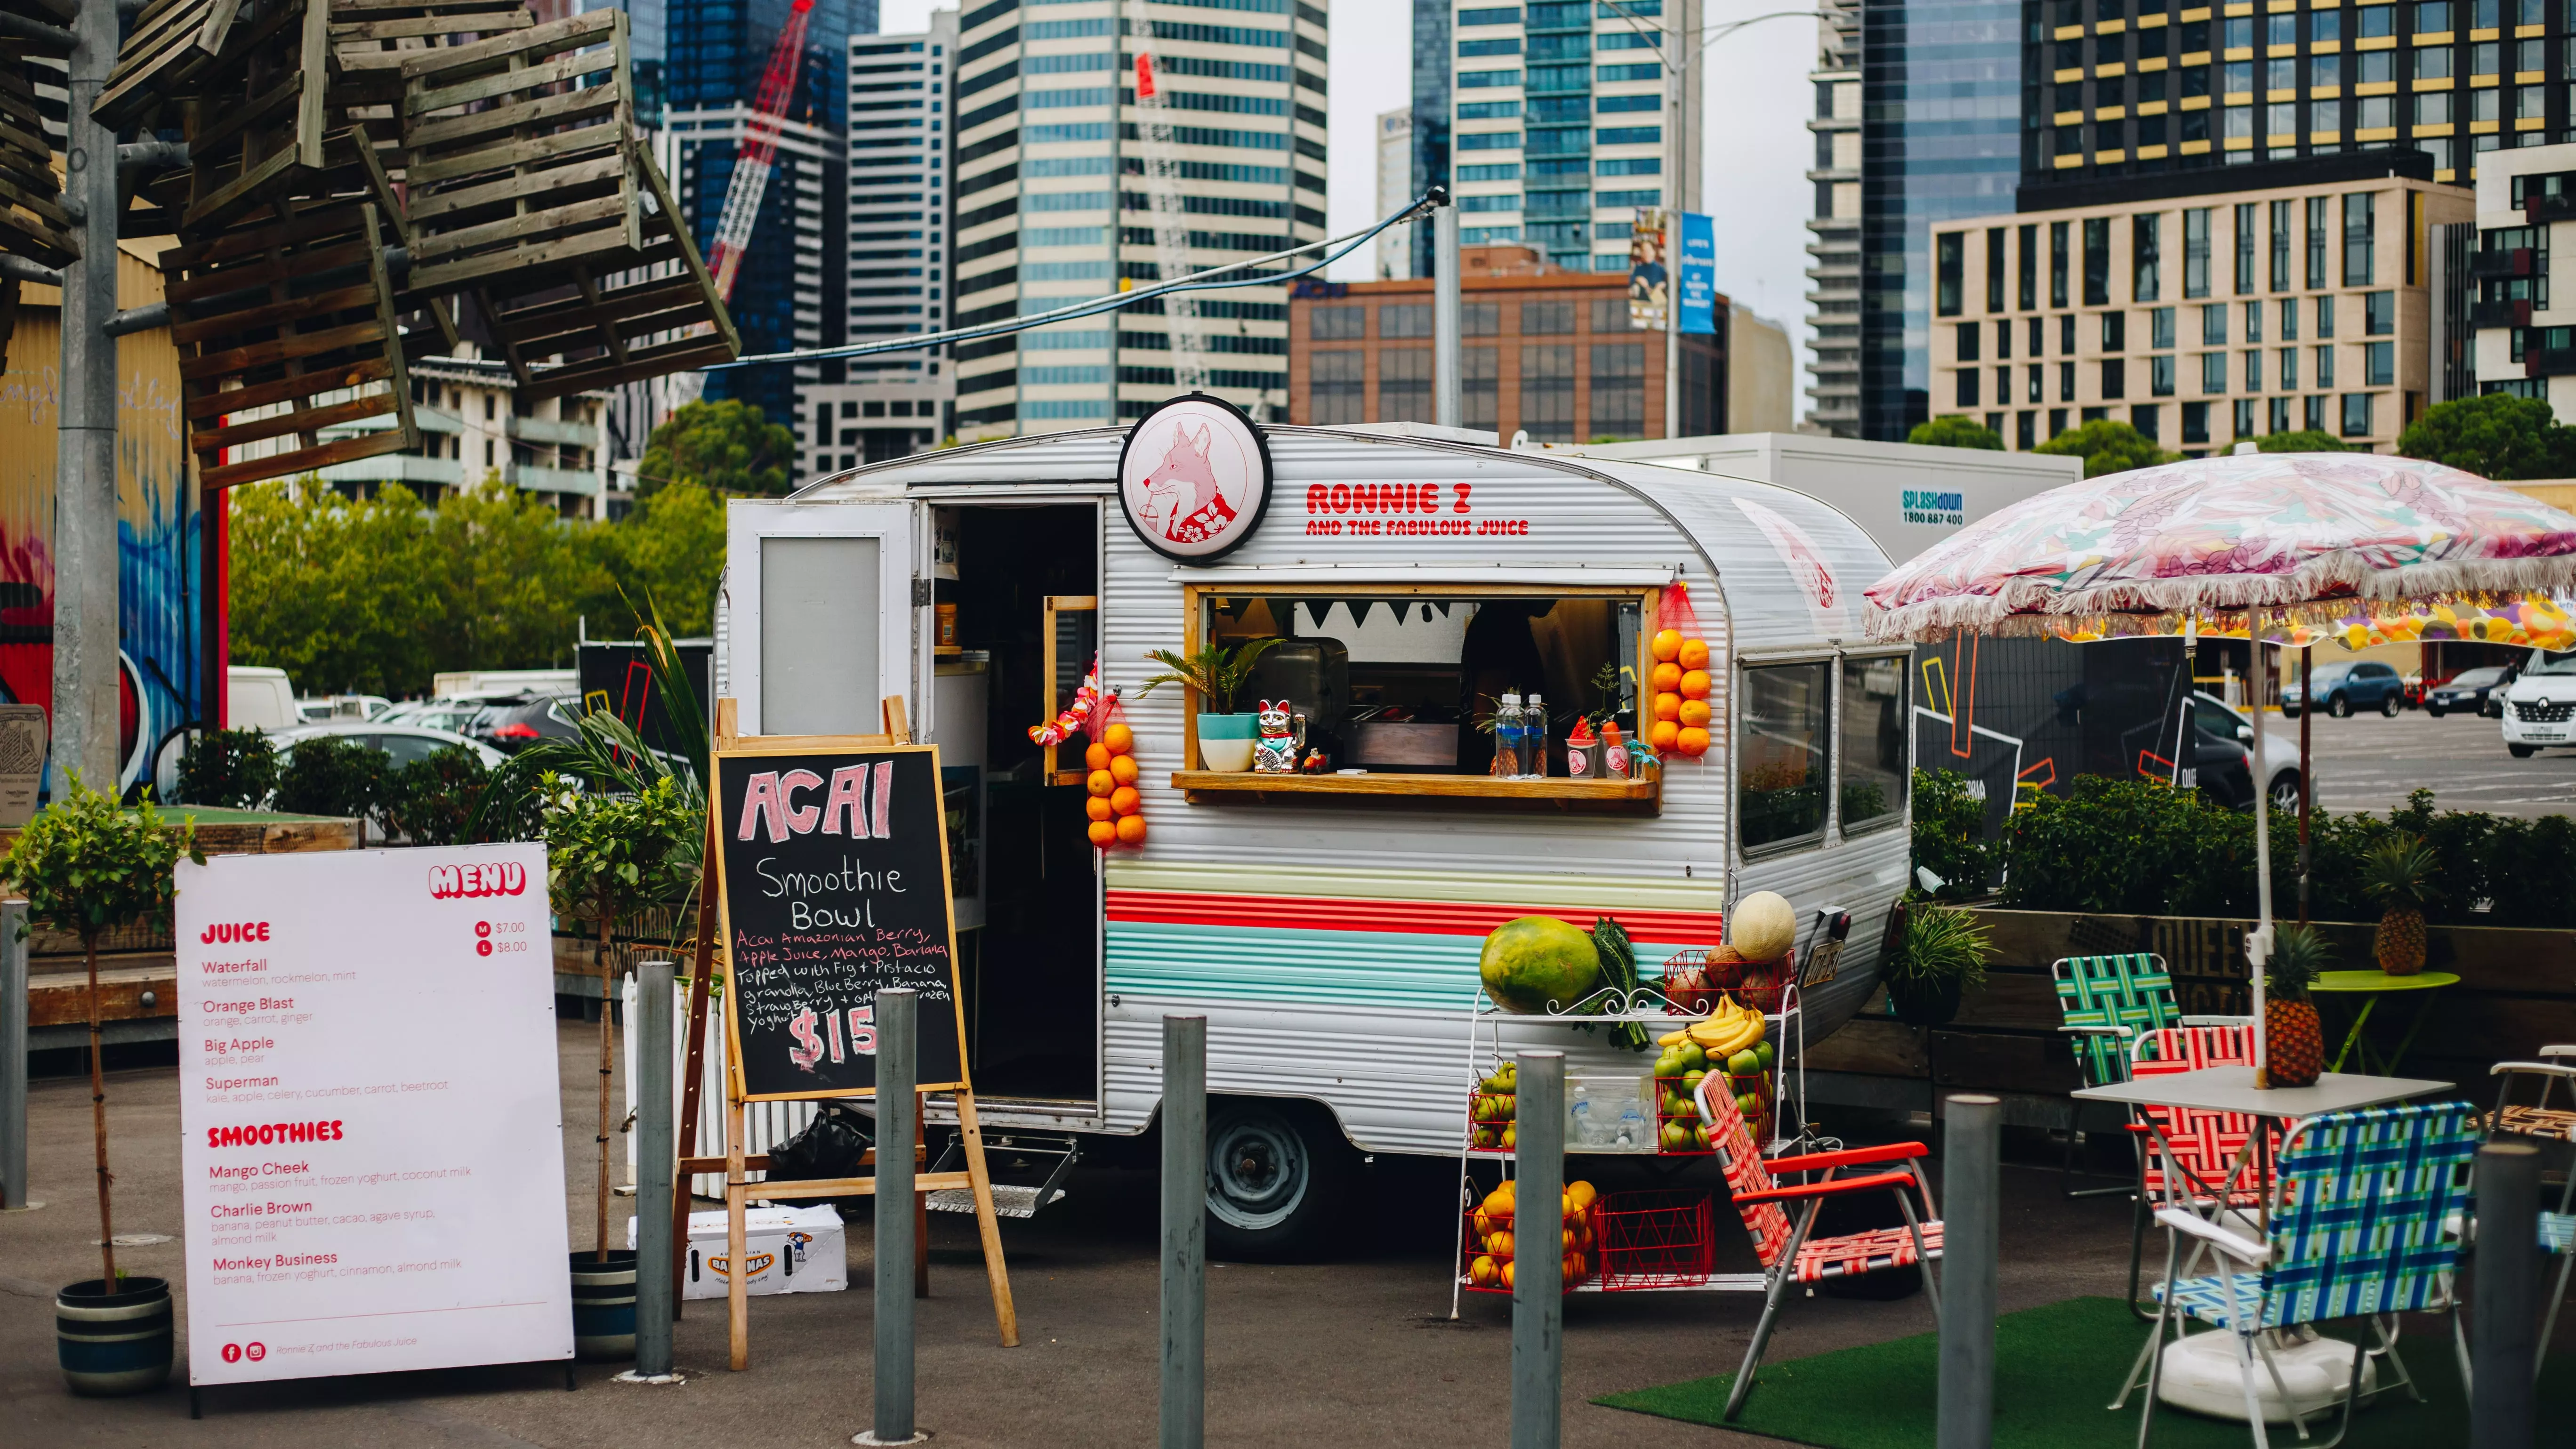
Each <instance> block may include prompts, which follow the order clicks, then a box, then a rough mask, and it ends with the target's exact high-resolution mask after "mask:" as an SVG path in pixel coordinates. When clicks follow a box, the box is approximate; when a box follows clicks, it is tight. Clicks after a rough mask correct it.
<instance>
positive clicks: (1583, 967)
mask: <svg viewBox="0 0 2576 1449" xmlns="http://www.w3.org/2000/svg"><path fill="white" fill-rule="evenodd" d="M1477 971H1478V973H1479V974H1480V975H1482V976H1483V978H1484V981H1485V994H1486V995H1487V996H1490V997H1492V998H1493V1000H1494V1004H1495V1005H1496V1006H1499V1007H1501V1008H1502V1009H1503V1010H1505V1011H1510V1012H1518V1013H1520V1014H1522V1015H1527V1016H1535V1015H1540V1014H1543V1013H1544V1012H1546V1011H1547V1009H1548V1003H1550V1002H1554V1003H1555V1004H1556V1009H1557V1010H1559V1011H1564V1010H1566V1009H1567V1008H1569V1007H1571V1006H1573V1005H1574V1003H1576V1002H1578V1001H1581V1000H1582V999H1583V998H1584V997H1586V996H1589V995H1591V994H1592V991H1593V988H1594V986H1595V985H1596V984H1598V982H1599V981H1600V978H1601V952H1600V949H1599V948H1598V947H1597V946H1595V945H1594V944H1593V941H1592V936H1591V934H1590V933H1589V932H1587V931H1585V930H1584V929H1583V928H1582V927H1580V926H1577V925H1574V924H1572V923H1570V922H1566V921H1560V920H1558V919H1557V918H1556V917H1554V916H1523V917H1521V918H1520V919H1518V920H1514V921H1505V922H1503V923H1502V924H1501V925H1499V926H1497V927H1495V928H1494V931H1493V934H1492V935H1489V936H1487V937H1486V938H1485V951H1484V955H1483V956H1482V957H1481V958H1480V959H1479V960H1478V962H1477Z"/></svg>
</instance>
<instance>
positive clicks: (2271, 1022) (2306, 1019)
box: [2263, 926, 2331, 1087]
mask: <svg viewBox="0 0 2576 1449" xmlns="http://www.w3.org/2000/svg"><path fill="white" fill-rule="evenodd" d="M2330 959H2331V958H2329V957H2328V956H2327V954H2326V944H2325V942H2324V941H2322V940H2320V939H2318V937H2317V933H2316V931H2315V930H2313V929H2312V928H2310V927H2307V926H2283V927H2281V928H2280V931H2279V936H2278V938H2277V939H2276V940H2274V941H2273V943H2272V957H2271V959H2270V960H2268V961H2266V962H2264V963H2263V979H2264V985H2265V988H2266V992H2265V996H2264V1000H2263V1060H2264V1065H2265V1068H2266V1073H2267V1079H2268V1080H2269V1082H2270V1084H2271V1085H2273V1086H2275V1087H2307V1086H2314V1085H2315V1084H2316V1080H2317V1075H2318V1073H2320V1072H2322V1071H2324V1070H2325V1063H2326V1043H2325V1032H2324V1029H2323V1028H2322V1027H2321V1026H2320V1025H2319V1024H2318V1022H2317V1004H2316V1003H2315V1002H2313V1001H2310V1000H2309V999H2308V983H2309V982H2311V981H2314V980H2316V979H2317V972H2319V971H2321V970H2323V969H2324V968H2325V967H2326V965H2327V964H2328V962H2329V960H2330Z"/></svg>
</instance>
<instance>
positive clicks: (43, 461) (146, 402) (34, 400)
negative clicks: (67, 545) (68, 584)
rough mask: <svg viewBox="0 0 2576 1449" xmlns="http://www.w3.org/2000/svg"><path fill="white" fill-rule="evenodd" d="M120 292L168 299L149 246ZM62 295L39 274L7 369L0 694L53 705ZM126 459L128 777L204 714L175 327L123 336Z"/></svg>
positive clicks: (123, 620) (0, 389) (121, 547)
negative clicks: (42, 283) (173, 338)
mask: <svg viewBox="0 0 2576 1449" xmlns="http://www.w3.org/2000/svg"><path fill="white" fill-rule="evenodd" d="M117 294H118V295H117V305H118V306H120V307H136V306H141V305H143V304H144V303H147V302H157V301H159V300H161V274H160V272H159V270H158V269H157V268H155V267H154V266H153V265H152V263H151V261H150V260H149V258H148V257H146V256H141V255H137V254H135V253H134V252H133V251H131V250H129V251H127V252H126V253H125V254H124V255H122V256H120V257H119V258H118V269H117ZM61 338H62V328H61V311H60V302H59V294H57V293H56V292H55V291H54V289H53V288H51V287H37V286H29V287H27V288H26V289H25V298H24V300H23V303H22V305H21V306H20V308H19V312H18V325H17V329H16V331H15V333H14V335H12V336H11V337H10V339H9V343H8V362H7V369H6V372H5V374H0V699H6V700H7V701H10V702H16V703H27V704H39V705H43V706H45V707H46V709H47V710H48V712H50V711H51V709H52V706H53V677H54V647H53V618H54V557H53V547H52V544H53V521H54V443H55V438H56V433H55V428H56V426H57V417H56V413H55V404H56V401H57V399H58V397H59V388H60V385H61V376H60V370H61V369H60V364H61V360H62V341H61ZM116 360H117V377H118V396H117V411H116V435H117V436H116V471H117V492H118V497H119V500H120V508H119V513H118V519H117V530H116V532H117V544H118V552H119V554H120V557H119V559H118V561H117V564H118V590H117V593H118V603H119V608H118V623H119V644H120V654H119V663H120V665H121V666H122V670H121V672H122V674H123V676H124V677H123V681H122V687H121V690H120V695H121V701H122V708H121V710H120V716H121V718H120V735H119V744H120V752H121V757H122V759H123V762H124V764H123V770H122V775H123V778H122V780H121V782H120V783H121V784H123V785H125V786H126V787H128V788H131V787H132V786H134V785H135V784H136V782H137V781H138V780H140V779H141V778H142V777H143V774H144V765H145V762H146V761H147V760H148V759H149V758H150V757H151V756H152V754H153V752H154V750H155V747H156V746H158V745H160V744H161V743H162V742H163V741H164V740H165V739H166V738H167V736H168V735H169V734H170V732H171V731H172V730H175V729H177V728H179V727H180V726H181V725H183V724H185V723H188V722H190V721H193V720H194V719H196V717H197V710H198V704H199V701H200V700H201V699H202V698H203V697H204V694H203V690H202V688H201V686H200V684H199V681H198V678H197V675H198V672H199V665H198V659H199V657H200V656H199V650H198V642H197V641H198V628H199V618H198V604H197V601H198V598H199V580H198V577H197V575H198V571H199V570H198V555H197V527H198V514H197V510H196V508H195V507H194V505H193V501H192V500H191V498H190V496H189V488H188V472H187V454H186V451H185V448H184V447H183V440H182V438H181V436H180V416H179V359H178V353H177V352H176V351H175V350H174V349H173V348H172V346H171V343H170V334H169V332H168V331H167V330H166V329H155V330H153V331H150V332H143V333H138V334H136V335H134V336H131V337H126V338H123V339H121V340H120V341H119V342H118V344H117V359H116Z"/></svg>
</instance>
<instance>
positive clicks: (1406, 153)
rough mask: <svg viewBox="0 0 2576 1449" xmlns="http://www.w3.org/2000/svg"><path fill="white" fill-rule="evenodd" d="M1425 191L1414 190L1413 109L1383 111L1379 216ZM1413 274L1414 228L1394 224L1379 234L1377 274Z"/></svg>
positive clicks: (1379, 139)
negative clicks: (1394, 225)
mask: <svg viewBox="0 0 2576 1449" xmlns="http://www.w3.org/2000/svg"><path fill="white" fill-rule="evenodd" d="M1421 194H1422V193H1420V192H1418V191H1415V190H1414V189H1413V112H1412V110H1411V109H1410V108H1407V109H1405V110H1401V111H1380V112H1378V117H1377V215H1378V216H1386V215H1388V214H1390V213H1392V212H1395V211H1397V210H1399V209H1401V208H1403V207H1404V206H1406V205H1407V204H1409V203H1410V202H1411V201H1412V200H1413V198H1414V197H1416V196H1419V195H1421ZM1412 275H1413V229H1412V228H1411V227H1409V226H1399V227H1393V228H1390V229H1389V230H1386V231H1382V232H1379V233H1378V236H1377V276H1378V280H1379V281H1381V282H1383V281H1387V280H1390V279H1392V278H1397V277H1410V276H1412Z"/></svg>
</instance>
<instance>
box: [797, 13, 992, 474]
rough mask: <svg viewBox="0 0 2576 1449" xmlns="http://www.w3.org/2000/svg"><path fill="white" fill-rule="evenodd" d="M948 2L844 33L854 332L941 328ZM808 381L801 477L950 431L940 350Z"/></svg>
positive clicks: (911, 449) (949, 76)
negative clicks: (909, 22) (899, 20)
mask: <svg viewBox="0 0 2576 1449" xmlns="http://www.w3.org/2000/svg"><path fill="white" fill-rule="evenodd" d="M956 61H957V12H956V11H954V10H938V11H933V12H932V13H931V16H930V29H928V30H927V31H924V32H921V33H919V34H915V35H861V36H852V37H851V38H850V81H849V85H850V98H849V99H850V109H849V135H848V147H849V198H850V199H849V207H848V211H847V213H846V216H847V219H848V225H849V231H848V248H849V272H848V278H849V287H848V296H849V302H848V311H847V318H848V327H847V330H848V336H849V340H850V341H851V342H854V343H856V342H866V341H869V340H870V339H872V338H880V337H899V336H902V335H905V334H907V333H909V334H913V335H919V334H921V333H925V332H938V331H942V330H944V329H945V328H946V326H947V319H948V300H947V298H948V288H947V282H948V275H947V273H948V265H947V258H948V225H947V223H948V196H949V188H948V179H949V178H948V155H949V145H948V142H949V132H948V123H949V121H950V120H951V119H952V108H951V107H950V105H949V92H950V88H951V85H952V83H953V81H954V79H955V76H956V71H957V65H956ZM846 372H847V375H846V377H845V379H844V380H843V381H842V382H839V383H821V384H817V385H816V386H814V387H812V388H809V389H808V390H807V392H806V398H805V406H806V407H807V408H808V409H809V410H810V411H811V412H812V414H813V416H812V418H811V419H810V422H811V427H810V429H809V434H808V439H807V443H806V451H807V452H808V453H809V454H811V455H812V456H811V457H810V458H809V459H808V463H807V476H809V477H821V476H822V475H823V474H825V473H829V472H832V471H835V470H837V469H841V468H851V467H856V466H857V465H859V464H860V463H874V462H880V461H883V460H884V459H887V458H900V457H904V456H906V455H907V454H911V453H916V452H921V451H923V450H926V449H928V448H931V447H935V446H936V445H937V444H938V442H939V440H940V439H941V438H943V437H945V436H946V435H947V434H948V432H949V426H948V421H947V412H948V406H947V405H948V402H949V399H951V398H953V397H954V396H955V395H956V394H955V391H954V382H953V379H952V378H951V377H950V376H949V375H948V362H947V359H946V356H945V354H944V353H943V352H938V351H924V352H889V353H882V354H878V355H875V356H869V357H854V358H851V359H849V361H848V363H847V365H846Z"/></svg>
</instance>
